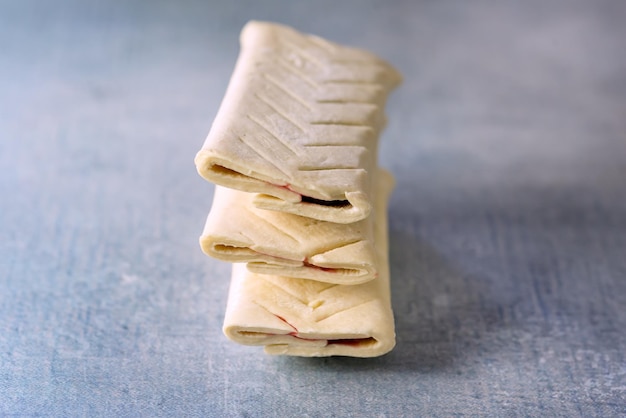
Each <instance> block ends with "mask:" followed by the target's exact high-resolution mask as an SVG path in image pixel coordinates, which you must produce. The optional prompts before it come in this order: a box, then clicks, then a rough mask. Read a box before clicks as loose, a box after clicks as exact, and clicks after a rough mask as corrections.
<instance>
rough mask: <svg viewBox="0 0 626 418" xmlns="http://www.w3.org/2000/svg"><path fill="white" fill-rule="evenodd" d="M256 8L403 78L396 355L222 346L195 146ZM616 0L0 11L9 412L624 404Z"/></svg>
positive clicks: (1, 247)
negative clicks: (203, 242) (291, 353)
mask: <svg viewBox="0 0 626 418" xmlns="http://www.w3.org/2000/svg"><path fill="white" fill-rule="evenodd" d="M251 18H256V19H269V20H276V21H281V22H284V23H287V24H291V25H294V26H296V27H298V28H300V29H302V30H304V31H309V32H315V33H317V34H319V35H322V36H325V37H328V38H331V39H333V40H336V41H339V42H344V43H348V44H352V45H357V46H361V47H365V48H368V49H371V50H373V51H375V52H377V53H379V54H381V55H383V56H384V57H385V58H387V59H388V60H390V61H391V62H392V63H394V64H395V65H396V66H397V67H398V68H399V69H400V70H401V71H402V72H403V73H404V74H405V76H406V81H405V84H404V85H403V87H402V88H401V89H400V90H398V91H397V92H396V93H395V94H394V95H393V97H392V99H391V102H390V103H389V109H388V112H389V126H388V129H387V130H386V132H385V134H384V137H383V140H382V145H381V156H380V158H381V163H382V164H383V165H384V166H386V167H389V168H391V169H392V171H393V172H394V173H395V175H396V177H397V186H398V187H397V189H396V191H395V193H394V195H393V197H392V200H391V207H390V216H391V223H390V229H391V234H390V239H391V241H390V242H391V262H392V265H391V272H392V280H393V285H392V294H393V300H394V308H395V314H396V323H397V335H398V345H397V348H396V349H395V350H394V351H393V352H392V353H391V354H389V355H387V356H384V357H382V358H379V359H374V360H358V359H343V358H331V359H302V358H282V357H269V356H265V355H264V354H262V352H261V350H260V349H258V348H255V347H242V346H238V345H236V344H234V343H231V342H229V341H228V340H226V338H225V337H224V336H223V335H222V332H221V323H222V319H223V312H224V307H225V297H226V292H227V286H228V279H229V271H230V268H229V266H228V265H227V264H225V263H221V262H218V261H214V260H210V259H208V258H207V257H205V256H204V255H203V254H202V253H201V252H200V250H199V246H198V243H197V238H198V236H199V234H200V233H201V230H202V226H203V223H204V219H205V216H206V213H207V211H208V209H209V205H210V201H211V197H212V191H213V186H211V185H210V184H208V183H206V182H205V181H203V180H202V179H201V178H200V177H199V176H198V175H197V174H196V172H195V168H194V166H193V162H192V161H193V157H194V155H195V152H196V151H197V150H198V149H199V147H200V146H201V144H202V142H203V140H204V137H205V135H206V133H207V132H208V129H209V127H210V123H211V120H212V118H213V117H214V115H215V112H216V111H217V107H218V105H219V102H220V99H221V97H222V95H223V93H224V89H225V87H226V83H227V82H228V78H229V76H230V73H231V71H232V68H233V64H234V60H235V58H236V56H237V53H238V44H237V36H238V32H239V30H240V28H241V26H242V25H243V24H244V22H245V21H247V20H248V19H251ZM625 19H626V3H624V2H622V1H620V0H615V1H602V0H601V1H593V2H592V1H565V0H564V1H550V2H546V1H543V0H531V1H524V2H514V1H503V2H488V1H472V2H468V1H460V0H459V1H445V2H439V1H437V2H435V1H404V2H401V1H389V2H374V1H356V0H353V1H345V2H337V1H317V2H310V3H306V2H286V1H285V2H278V1H275V2H273V1H260V2H257V1H252V0H250V1H242V2H233V4H232V5H228V4H227V2H214V4H211V2H200V1H197V2H193V1H184V2H167V1H138V0H133V1H125V2H123V1H119V2H110V1H78V0H75V1H72V0H59V1H55V2H44V1H40V2H35V1H8V0H7V1H0V173H1V174H0V196H1V198H0V199H1V205H0V416H34V415H37V416H60V417H61V416H62V417H68V416H150V417H153V416H204V417H208V416H216V417H231V416H232V417H268V416H269V417H271V416H275V417H286V416H294V417H295V416H310V417H331V416H336V417H348V416H355V417H357V416H358V417H360V416H372V417H402V416H405V417H414V416H442V417H448V416H487V415H491V416H500V417H501V416H563V417H574V416H586V417H587V416H599V417H612V416H624V415H626V354H625V352H626V52H625V51H626V50H625V49H624V40H625V39H626V25H624V21H625Z"/></svg>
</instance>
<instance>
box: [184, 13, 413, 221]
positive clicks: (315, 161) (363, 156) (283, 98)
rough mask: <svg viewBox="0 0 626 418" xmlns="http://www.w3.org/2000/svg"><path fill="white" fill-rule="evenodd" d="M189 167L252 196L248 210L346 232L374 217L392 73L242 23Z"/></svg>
mask: <svg viewBox="0 0 626 418" xmlns="http://www.w3.org/2000/svg"><path fill="white" fill-rule="evenodd" d="M240 41H241V52H240V55H239V59H238V60H237V64H236V66H235V70H234V72H233V75H232V78H231V81H230V83H229V86H228V89H227V91H226V94H225V96H224V99H223V101H222V104H221V106H220V109H219V111H218V113H217V116H216V118H215V121H214V122H213V126H212V127H211V130H210V132H209V135H208V137H207V139H206V141H205V143H204V145H203V147H202V149H201V150H200V151H199V152H198V154H197V156H196V159H195V163H196V167H197V169H198V172H199V173H200V175H201V176H202V177H204V178H205V179H207V180H209V181H211V182H214V183H216V184H219V185H222V186H225V187H229V188H234V189H239V190H243V191H247V192H254V193H257V195H256V196H255V197H254V199H253V203H254V205H255V206H257V207H259V208H263V209H270V210H278V211H283V212H289V213H293V214H297V215H301V216H305V217H308V218H314V219H319V220H324V221H330V222H337V223H351V222H356V221H358V220H360V219H364V218H366V217H367V216H368V214H369V212H370V210H371V201H370V200H371V196H370V195H371V193H370V192H371V188H372V187H373V186H372V184H371V179H370V175H371V173H374V172H375V171H376V170H375V168H376V164H377V163H376V153H377V150H376V148H377V142H378V137H379V133H380V130H381V129H382V127H383V125H384V123H385V117H384V113H383V108H384V105H385V101H386V98H387V95H388V93H389V92H390V91H391V90H392V89H393V88H394V87H395V86H396V85H397V84H399V82H400V79H401V78H400V75H399V73H398V72H397V71H396V70H395V69H393V68H392V67H391V66H390V65H389V64H387V63H386V62H384V61H383V60H381V59H379V58H378V57H376V56H375V55H373V54H371V53H368V52H366V51H362V50H359V49H355V48H348V47H345V46H340V45H338V44H335V43H331V42H329V41H326V40H324V39H322V38H319V37H316V36H311V35H304V34H301V33H299V32H297V31H296V30H294V29H292V28H289V27H286V26H283V25H278V24H272V23H264V22H255V21H252V22H249V23H248V24H247V25H246V26H245V27H244V29H243V30H242V33H241V37H240Z"/></svg>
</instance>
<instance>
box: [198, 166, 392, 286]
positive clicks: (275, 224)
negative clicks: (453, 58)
mask: <svg viewBox="0 0 626 418" xmlns="http://www.w3.org/2000/svg"><path fill="white" fill-rule="evenodd" d="M375 180H376V183H377V189H376V196H378V197H379V198H377V199H376V201H375V202H376V205H375V206H376V207H375V211H374V214H373V215H372V216H369V217H367V218H366V219H363V220H361V221H358V222H354V223H351V224H335V223H331V222H326V221H318V220H314V219H310V218H305V217H302V216H298V215H293V214H289V213H282V212H275V211H268V210H264V209H258V208H256V207H255V206H254V205H253V204H252V199H253V195H252V194H251V193H246V192H241V191H238V190H234V189H228V188H225V187H221V186H217V187H216V189H215V195H214V198H213V205H212V207H211V211H210V212H209V216H208V218H207V221H206V224H205V227H204V231H203V233H202V236H201V237H200V246H201V247H202V250H203V251H204V252H205V253H206V254H207V255H210V256H212V257H215V258H218V259H220V260H224V261H230V262H239V263H242V262H244V263H247V266H248V269H249V270H250V271H252V272H255V273H263V274H275V275H280V276H289V277H295V278H302V279H314V280H318V281H323V282H328V283H336V284H360V283H364V282H367V281H369V280H372V279H374V278H375V277H376V275H377V271H378V269H377V265H376V254H375V248H374V238H375V237H374V223H375V222H374V221H375V219H376V221H377V222H383V219H384V216H385V212H386V210H387V200H388V197H389V193H390V191H391V189H392V187H391V185H392V184H393V178H392V176H391V174H390V173H388V172H387V171H385V170H382V169H379V174H378V176H376V179H375Z"/></svg>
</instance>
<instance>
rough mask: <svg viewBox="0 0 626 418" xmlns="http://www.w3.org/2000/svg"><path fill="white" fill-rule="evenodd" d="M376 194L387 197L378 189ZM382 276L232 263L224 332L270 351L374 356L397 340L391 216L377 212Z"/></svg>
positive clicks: (379, 263) (380, 353) (298, 354)
mask: <svg viewBox="0 0 626 418" xmlns="http://www.w3.org/2000/svg"><path fill="white" fill-rule="evenodd" d="M378 196H379V197H377V199H386V198H387V196H386V193H380V194H379V195H378ZM376 215H377V216H376V225H375V229H376V256H377V266H378V277H377V278H376V279H374V280H371V281H369V282H367V283H364V284H359V285H354V286H348V285H337V284H329V283H323V282H320V281H315V280H302V279H295V278H290V277H284V276H275V275H264V274H256V273H252V272H250V271H249V270H247V269H246V267H245V264H234V265H233V275H232V280H231V286H230V292H229V296H228V304H227V308H226V315H225V318H224V333H225V334H226V336H228V337H229V338H230V339H232V340H233V341H236V342H238V343H241V344H246V345H263V346H265V351H266V352H267V353H269V354H286V355H294V356H307V357H322V356H335V355H340V356H352V357H376V356H380V355H382V354H385V353H387V352H389V351H390V350H391V349H392V348H393V347H394V345H395V331H394V320H393V312H392V310H391V300H390V289H389V260H388V239H387V215H386V212H385V213H384V214H383V215H382V216H380V214H376Z"/></svg>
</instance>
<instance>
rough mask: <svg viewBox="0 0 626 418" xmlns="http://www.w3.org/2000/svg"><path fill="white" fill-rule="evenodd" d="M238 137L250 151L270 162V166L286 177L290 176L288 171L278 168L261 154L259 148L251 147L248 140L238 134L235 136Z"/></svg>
mask: <svg viewBox="0 0 626 418" xmlns="http://www.w3.org/2000/svg"><path fill="white" fill-rule="evenodd" d="M237 138H238V139H239V141H241V143H242V144H243V145H245V146H247V147H248V148H250V149H251V150H252V151H254V152H255V153H256V154H257V155H258V156H259V157H261V158H262V159H263V161H265V162H267V163H268V164H270V165H271V166H272V167H274V168H275V169H276V170H278V171H280V172H281V173H283V174H284V175H285V176H286V177H287V178H290V177H291V175H290V174H289V173H287V172H286V171H285V170H283V169H282V168H280V167H279V166H278V165H276V164H274V163H273V162H272V161H271V160H270V159H269V158H268V157H267V156H265V155H263V153H262V152H260V151H259V150H257V149H256V148H255V147H253V146H252V145H251V143H250V142H248V141H246V140H245V139H243V137H241V136H238V137H237Z"/></svg>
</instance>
